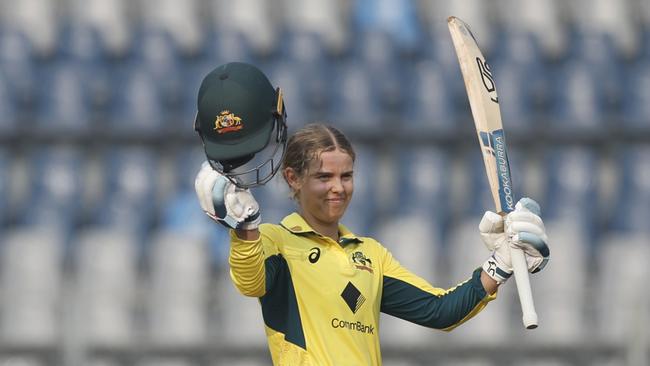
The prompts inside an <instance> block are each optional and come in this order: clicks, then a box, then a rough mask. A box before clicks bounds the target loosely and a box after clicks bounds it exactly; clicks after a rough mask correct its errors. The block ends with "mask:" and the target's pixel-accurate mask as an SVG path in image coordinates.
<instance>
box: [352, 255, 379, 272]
mask: <svg viewBox="0 0 650 366" xmlns="http://www.w3.org/2000/svg"><path fill="white" fill-rule="evenodd" d="M352 262H354V266H355V267H356V268H357V269H360V270H363V271H368V272H370V273H374V271H373V269H372V261H371V260H370V258H368V257H366V256H365V255H363V253H362V252H354V253H352Z"/></svg>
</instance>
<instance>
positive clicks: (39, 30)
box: [1, 0, 60, 58]
mask: <svg viewBox="0 0 650 366" xmlns="http://www.w3.org/2000/svg"><path fill="white" fill-rule="evenodd" d="M57 13H58V12H57V7H56V4H54V3H52V2H50V1H43V0H27V1H20V2H8V3H4V4H3V5H2V19H1V20H2V23H3V25H4V27H6V28H8V29H11V31H12V32H17V33H21V34H23V35H24V37H25V40H27V41H28V42H29V47H30V48H31V49H32V50H33V51H34V56H37V57H39V58H47V57H50V56H52V54H53V53H54V52H55V50H56V41H57V31H58V27H59V20H60V18H59V17H58V16H57V15H58V14H57Z"/></svg>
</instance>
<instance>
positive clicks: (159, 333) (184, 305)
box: [147, 231, 210, 349]
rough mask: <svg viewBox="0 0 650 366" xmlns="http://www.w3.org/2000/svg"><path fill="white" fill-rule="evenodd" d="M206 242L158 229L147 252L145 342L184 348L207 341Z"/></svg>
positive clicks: (207, 265) (207, 274) (207, 280)
mask: <svg viewBox="0 0 650 366" xmlns="http://www.w3.org/2000/svg"><path fill="white" fill-rule="evenodd" d="M205 244H206V243H205V241H203V240H200V239H199V240H197V239H196V238H193V237H188V236H184V235H179V234H178V233H173V232H165V231H159V232H157V233H156V234H155V235H154V236H153V238H152V245H151V248H150V250H149V252H148V267H149V271H148V282H149V286H148V289H147V293H148V298H147V314H148V334H147V338H148V344H150V345H151V346H153V347H171V348H175V349H183V348H186V347H198V346H201V345H204V344H205V343H206V337H207V319H206V315H207V305H208V296H207V294H208V293H209V285H210V282H209V281H210V277H209V275H210V267H209V261H208V256H207V253H206V251H207V247H206V245H205Z"/></svg>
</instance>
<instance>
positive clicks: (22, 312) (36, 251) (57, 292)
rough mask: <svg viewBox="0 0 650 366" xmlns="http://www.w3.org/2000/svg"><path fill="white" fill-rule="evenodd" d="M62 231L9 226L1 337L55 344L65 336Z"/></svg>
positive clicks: (0, 285)
mask: <svg viewBox="0 0 650 366" xmlns="http://www.w3.org/2000/svg"><path fill="white" fill-rule="evenodd" d="M63 240H64V239H63V237H62V235H61V234H60V233H59V232H58V231H57V230H55V229H54V230H53V229H51V228H46V227H44V226H25V227H22V228H14V229H11V230H10V231H8V232H6V234H5V236H4V239H3V245H2V246H1V247H0V248H1V249H2V255H0V261H1V265H0V293H2V294H3V296H2V297H1V298H0V303H1V306H0V309H2V310H1V312H0V318H1V319H0V320H1V321H0V324H1V325H0V338H1V339H2V344H4V345H12V346H16V347H27V348H29V347H34V348H38V349H53V348H54V347H55V346H56V342H57V341H58V340H59V339H60V338H59V337H60V336H61V329H62V328H61V319H62V318H61V312H60V311H61V310H62V307H61V296H62V292H61V291H62V287H63V284H62V280H63V279H62V258H63Z"/></svg>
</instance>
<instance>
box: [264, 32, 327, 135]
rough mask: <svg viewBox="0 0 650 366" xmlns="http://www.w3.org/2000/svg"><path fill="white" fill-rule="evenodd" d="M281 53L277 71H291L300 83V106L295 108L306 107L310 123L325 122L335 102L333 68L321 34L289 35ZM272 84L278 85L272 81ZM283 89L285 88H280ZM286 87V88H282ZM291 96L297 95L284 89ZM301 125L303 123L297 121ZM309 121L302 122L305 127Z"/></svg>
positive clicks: (294, 33) (293, 33)
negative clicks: (323, 120)
mask: <svg viewBox="0 0 650 366" xmlns="http://www.w3.org/2000/svg"><path fill="white" fill-rule="evenodd" d="M284 39H285V41H284V42H283V46H282V47H281V49H280V55H281V57H280V59H279V60H277V61H276V62H275V63H276V64H279V65H276V66H275V67H273V66H271V69H273V68H280V69H282V68H287V69H288V70H287V71H289V72H292V73H294V74H295V76H294V77H295V78H298V80H300V89H301V90H300V92H299V94H296V95H300V103H301V104H302V105H300V106H295V105H291V106H292V107H294V106H295V107H298V108H301V107H304V108H305V109H306V111H307V114H308V115H309V120H316V119H323V117H324V116H325V113H326V112H327V111H328V109H329V107H330V102H331V100H330V99H331V94H330V93H331V86H330V83H331V80H330V79H331V78H332V64H331V63H330V62H329V61H330V60H329V59H328V55H327V54H326V52H327V50H326V46H325V45H324V42H323V39H322V37H321V35H319V34H317V33H308V32H303V33H297V32H287V34H286V35H285V37H284ZM271 82H275V81H274V80H271ZM278 86H281V85H278ZM281 87H283V86H281ZM283 90H285V91H286V92H287V93H292V92H297V91H291V90H288V89H287V88H286V87H283ZM294 122H299V121H294ZM305 122H308V121H300V123H305Z"/></svg>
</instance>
